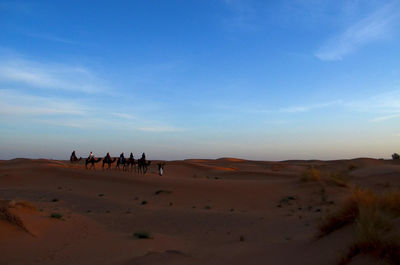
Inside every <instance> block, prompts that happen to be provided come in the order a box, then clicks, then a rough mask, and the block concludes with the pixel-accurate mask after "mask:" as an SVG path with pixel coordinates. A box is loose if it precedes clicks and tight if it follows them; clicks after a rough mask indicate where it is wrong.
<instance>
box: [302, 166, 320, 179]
mask: <svg viewBox="0 0 400 265" xmlns="http://www.w3.org/2000/svg"><path fill="white" fill-rule="evenodd" d="M320 178H321V172H320V171H319V170H317V169H315V168H311V169H308V170H306V171H305V172H303V174H302V175H301V178H300V180H301V181H303V182H309V181H319V180H320Z"/></svg>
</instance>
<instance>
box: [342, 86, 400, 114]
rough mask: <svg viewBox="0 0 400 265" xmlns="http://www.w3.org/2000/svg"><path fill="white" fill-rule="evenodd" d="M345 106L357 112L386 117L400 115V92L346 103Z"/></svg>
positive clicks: (395, 91)
mask: <svg viewBox="0 0 400 265" xmlns="http://www.w3.org/2000/svg"><path fill="white" fill-rule="evenodd" d="M345 106H346V107H348V108H349V109H352V110H355V111H360V112H369V113H377V114H384V116H390V115H393V114H397V113H400V90H393V91H390V92H386V93H381V94H377V95H374V96H370V97H367V98H364V99H359V100H353V101H351V102H346V103H345Z"/></svg>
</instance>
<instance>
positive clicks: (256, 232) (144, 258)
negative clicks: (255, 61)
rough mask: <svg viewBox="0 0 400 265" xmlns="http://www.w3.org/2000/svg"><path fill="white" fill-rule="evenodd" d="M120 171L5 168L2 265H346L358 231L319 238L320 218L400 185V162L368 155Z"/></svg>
mask: <svg viewBox="0 0 400 265" xmlns="http://www.w3.org/2000/svg"><path fill="white" fill-rule="evenodd" d="M114 167H115V163H114V164H113V170H111V171H109V170H103V169H102V168H101V163H99V164H96V170H87V169H85V166H84V162H83V161H80V162H79V163H76V164H73V165H72V164H71V163H70V162H69V161H56V160H44V159H39V160H30V159H13V160H8V161H0V206H2V208H1V209H3V218H2V220H0V253H1V254H0V264H1V265H21V264H26V265H28V264H75V265H77V264H88V265H89V264H96V265H101V264H107V265H139V264H142V265H144V264H188V265H190V264H237V265H243V264H246V265H249V264H273V265H275V264H276V265H280V264H282V265H290V264H304V265H306V264H307V265H310V264H316V265H317V264H318V265H321V264H328V265H329V264H338V260H339V259H340V256H341V255H342V254H343V253H344V252H346V249H347V248H348V246H349V244H351V242H352V238H351V234H352V231H351V230H352V228H351V227H349V226H344V227H343V228H341V229H338V230H337V231H335V232H334V233H330V234H329V235H326V236H324V237H318V236H317V235H318V231H319V230H318V227H319V226H320V224H321V222H322V221H323V220H324V218H326V217H327V216H329V214H331V213H332V212H334V211H336V210H337V209H338V208H340V207H341V205H342V204H343V203H345V201H346V200H347V199H348V198H349V197H350V196H351V194H352V190H353V189H354V187H362V188H369V189H371V190H373V191H375V192H385V191H388V190H391V189H394V188H398V187H399V186H400V163H398V162H396V161H389V160H376V159H368V158H360V159H353V160H337V161H317V160H313V161H281V162H263V161H248V160H242V159H234V158H222V159H217V160H200V159H196V160H195V159H192V160H183V161H167V162H166V166H165V171H164V175H163V176H159V175H158V174H157V167H156V161H153V162H152V165H151V167H150V170H149V172H148V173H147V174H146V175H142V174H137V173H134V172H123V171H121V170H115V169H114ZM310 170H315V171H316V172H318V176H317V179H315V180H313V179H312V178H313V176H312V174H311V175H310ZM307 172H308V173H307ZM307 178H311V180H309V179H307ZM6 210H7V216H8V217H7V218H4V215H6V214H5V213H4V211H6ZM10 216H11V217H10ZM399 228H400V227H399ZM135 233H136V236H135ZM140 236H142V237H150V238H139V237H140ZM377 262H378V261H377V260H376V259H374V258H373V257H371V256H369V255H357V256H356V257H355V258H353V259H352V260H351V261H350V263H349V264H383V263H377Z"/></svg>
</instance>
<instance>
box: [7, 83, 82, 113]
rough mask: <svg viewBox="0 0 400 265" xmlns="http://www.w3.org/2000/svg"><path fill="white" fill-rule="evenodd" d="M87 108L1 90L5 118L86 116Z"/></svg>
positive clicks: (58, 99) (55, 99)
mask: <svg viewBox="0 0 400 265" xmlns="http://www.w3.org/2000/svg"><path fill="white" fill-rule="evenodd" d="M87 111H88V110H87V107H85V106H84V105H83V104H80V103H78V102H74V101H72V100H66V99H61V98H54V97H42V96H33V95H27V94H25V93H22V92H18V91H17V90H11V89H0V114H2V115H4V116H3V117H15V116H41V115H53V116H54V115H85V114H87Z"/></svg>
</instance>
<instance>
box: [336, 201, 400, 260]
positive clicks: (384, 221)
mask: <svg viewBox="0 0 400 265" xmlns="http://www.w3.org/2000/svg"><path fill="white" fill-rule="evenodd" d="M391 219H392V218H391V216H390V215H388V213H387V212H383V211H381V210H380V209H379V208H377V207H360V212H359V217H358V218H357V219H356V220H355V223H354V241H353V242H352V244H351V246H350V248H349V249H348V252H347V253H346V254H345V255H344V256H343V257H342V258H341V260H340V262H339V264H341V265H344V264H347V263H349V262H350V261H351V259H352V258H353V257H355V256H357V255H358V254H366V255H372V256H374V257H376V258H379V259H381V260H384V261H386V262H388V263H389V264H400V239H399V237H398V236H397V235H395V234H393V233H392V224H391Z"/></svg>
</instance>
